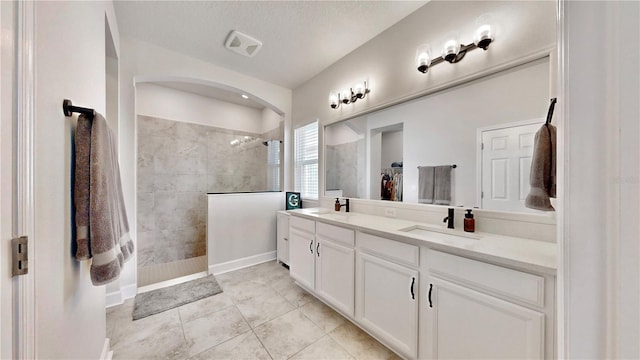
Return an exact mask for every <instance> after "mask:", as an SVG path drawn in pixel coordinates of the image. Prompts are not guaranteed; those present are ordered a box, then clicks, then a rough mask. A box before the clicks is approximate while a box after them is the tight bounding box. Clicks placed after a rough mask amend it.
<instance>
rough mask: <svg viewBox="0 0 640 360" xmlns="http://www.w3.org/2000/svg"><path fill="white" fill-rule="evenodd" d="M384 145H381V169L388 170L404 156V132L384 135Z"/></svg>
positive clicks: (391, 132) (389, 132)
mask: <svg viewBox="0 0 640 360" xmlns="http://www.w3.org/2000/svg"><path fill="white" fill-rule="evenodd" d="M381 142H382V144H380V147H381V151H382V154H381V155H380V167H381V168H382V169H386V168H388V167H391V163H393V162H400V161H402V158H403V156H404V153H403V151H402V148H403V146H402V144H403V143H404V131H403V130H398V131H388V132H384V133H382V139H381Z"/></svg>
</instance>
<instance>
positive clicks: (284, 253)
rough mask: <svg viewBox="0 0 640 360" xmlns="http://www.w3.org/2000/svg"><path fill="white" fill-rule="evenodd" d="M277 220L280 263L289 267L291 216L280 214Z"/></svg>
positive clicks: (277, 244)
mask: <svg viewBox="0 0 640 360" xmlns="http://www.w3.org/2000/svg"><path fill="white" fill-rule="evenodd" d="M276 219H277V220H276V221H277V225H276V232H277V237H276V238H277V243H276V247H277V253H278V261H281V262H283V263H285V264H287V265H289V215H285V214H281V213H278V214H277V216H276Z"/></svg>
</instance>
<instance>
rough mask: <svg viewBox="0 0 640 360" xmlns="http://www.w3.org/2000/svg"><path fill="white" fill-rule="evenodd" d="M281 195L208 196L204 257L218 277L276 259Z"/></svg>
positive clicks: (281, 207)
mask: <svg viewBox="0 0 640 360" xmlns="http://www.w3.org/2000/svg"><path fill="white" fill-rule="evenodd" d="M284 200H285V199H284V193H281V192H262V193H248V194H242V193H236V194H209V195H208V214H207V257H208V261H209V271H210V272H211V273H220V272H226V271H230V270H232V269H235V268H238V267H243V266H248V265H251V264H252V263H259V262H264V261H267V260H272V259H275V258H276V253H275V251H276V211H278V210H284V205H285V204H284Z"/></svg>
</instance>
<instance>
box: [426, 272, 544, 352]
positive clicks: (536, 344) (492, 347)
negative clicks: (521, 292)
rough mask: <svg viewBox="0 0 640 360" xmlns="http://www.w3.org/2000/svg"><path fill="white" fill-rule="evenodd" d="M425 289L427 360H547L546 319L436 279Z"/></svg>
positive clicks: (430, 279) (427, 282)
mask: <svg viewBox="0 0 640 360" xmlns="http://www.w3.org/2000/svg"><path fill="white" fill-rule="evenodd" d="M424 285H425V286H423V287H422V289H423V290H422V291H423V294H424V295H426V296H425V299H424V300H423V301H422V303H421V309H420V311H421V313H423V312H424V313H426V316H421V319H422V320H421V321H425V322H426V324H424V323H423V324H421V326H420V329H421V335H420V336H421V339H420V346H421V350H420V357H421V358H426V359H543V358H544V314H542V313H540V312H537V311H534V310H531V309H527V308H525V307H522V306H519V305H516V304H513V303H510V302H507V301H504V300H500V299H498V298H495V297H493V296H489V295H486V294H483V293H480V292H477V291H474V290H471V289H469V288H466V287H462V286H459V285H456V284H454V283H451V282H448V281H445V280H442V279H439V278H436V277H433V276H432V277H429V278H428V279H427V281H425V282H424ZM423 347H424V348H425V351H423V350H422V348H423Z"/></svg>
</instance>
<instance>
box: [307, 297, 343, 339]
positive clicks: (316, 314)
mask: <svg viewBox="0 0 640 360" xmlns="http://www.w3.org/2000/svg"><path fill="white" fill-rule="evenodd" d="M300 311H302V313H303V314H304V316H306V317H307V318H309V320H311V321H313V323H314V324H316V325H317V326H318V327H319V328H320V329H322V331H324V332H325V333H328V332H331V331H333V330H335V329H336V328H337V327H339V326H341V325H342V324H344V323H345V321H347V320H345V318H344V317H342V315H340V314H338V313H337V312H335V311H334V310H333V309H331V308H330V307H328V306H327V305H325V304H323V303H322V302H321V301H320V300H317V299H313V300H311V301H310V302H308V303H307V304H305V305H304V306H302V307H300Z"/></svg>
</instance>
